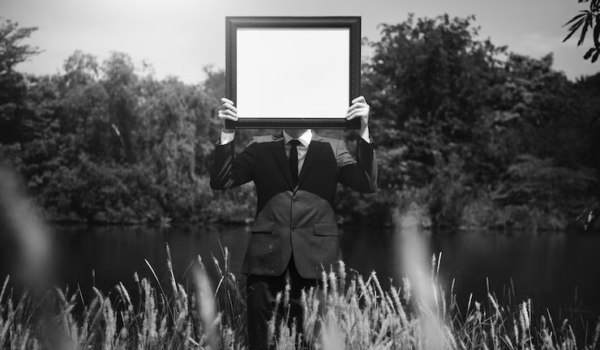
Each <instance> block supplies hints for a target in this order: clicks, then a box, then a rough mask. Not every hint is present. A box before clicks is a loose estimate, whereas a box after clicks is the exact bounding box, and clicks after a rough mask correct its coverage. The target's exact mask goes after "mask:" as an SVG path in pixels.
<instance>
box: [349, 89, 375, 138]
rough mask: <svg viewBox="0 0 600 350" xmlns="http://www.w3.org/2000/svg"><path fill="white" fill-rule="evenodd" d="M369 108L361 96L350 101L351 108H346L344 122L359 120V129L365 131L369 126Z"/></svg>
mask: <svg viewBox="0 0 600 350" xmlns="http://www.w3.org/2000/svg"><path fill="white" fill-rule="evenodd" d="M370 110H371V107H370V106H369V105H368V104H367V101H366V100H365V98H364V97H363V96H360V97H357V98H355V99H354V100H352V106H350V108H348V112H347V113H346V120H352V119H354V118H360V129H361V130H365V129H366V128H367V127H368V126H369V111H370Z"/></svg>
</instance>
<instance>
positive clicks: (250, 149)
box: [210, 139, 256, 190]
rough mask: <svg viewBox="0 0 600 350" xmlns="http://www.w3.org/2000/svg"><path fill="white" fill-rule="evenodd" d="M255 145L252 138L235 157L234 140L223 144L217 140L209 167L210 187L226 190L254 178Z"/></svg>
mask: <svg viewBox="0 0 600 350" xmlns="http://www.w3.org/2000/svg"><path fill="white" fill-rule="evenodd" d="M255 146H256V143H254V139H253V140H252V141H251V142H250V144H249V145H248V146H247V147H246V148H245V149H244V151H243V152H242V153H241V154H239V155H238V156H237V157H236V156H235V155H234V142H229V143H227V144H225V145H221V144H220V142H217V145H216V147H215V151H214V158H213V163H212V166H211V169H210V188H212V189H213V190H227V189H230V188H234V187H237V186H239V185H243V184H245V183H247V182H250V181H252V180H254V168H255V164H256V160H255Z"/></svg>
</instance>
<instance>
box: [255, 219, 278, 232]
mask: <svg viewBox="0 0 600 350" xmlns="http://www.w3.org/2000/svg"><path fill="white" fill-rule="evenodd" d="M276 230H277V226H275V223H274V222H273V221H257V222H255V223H254V224H253V225H252V233H268V234H272V233H273V232H275V231H276Z"/></svg>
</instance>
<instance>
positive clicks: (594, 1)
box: [563, 0, 600, 63]
mask: <svg viewBox="0 0 600 350" xmlns="http://www.w3.org/2000/svg"><path fill="white" fill-rule="evenodd" d="M578 2H579V3H581V2H589V3H590V9H589V10H583V11H580V12H581V13H580V14H578V15H576V16H575V17H573V18H572V19H571V20H570V21H569V22H567V23H565V26H567V25H569V24H570V25H571V26H570V27H569V34H568V35H567V37H566V38H565V39H564V40H563V42H565V41H567V40H569V38H570V37H572V36H573V34H575V33H576V32H577V31H578V30H579V29H581V36H580V37H579V41H578V42H577V46H581V45H582V44H583V42H584V41H585V36H586V34H587V31H588V29H592V30H593V31H594V32H593V39H594V46H593V47H591V48H590V49H589V50H588V51H586V53H585V55H584V56H583V58H584V59H586V60H587V59H588V58H591V61H592V63H595V62H596V61H597V60H598V57H600V1H599V0H578ZM594 18H595V19H596V24H594Z"/></svg>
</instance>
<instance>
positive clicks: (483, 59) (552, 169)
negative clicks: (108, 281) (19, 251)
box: [0, 15, 600, 230]
mask: <svg viewBox="0 0 600 350" xmlns="http://www.w3.org/2000/svg"><path fill="white" fill-rule="evenodd" d="M0 27H1V28H0V42H1V44H2V47H3V48H6V49H4V50H3V51H2V52H0V158H1V159H3V161H4V163H6V164H8V165H9V166H11V167H12V168H14V169H16V171H18V172H19V173H20V174H21V175H22V176H23V178H24V181H25V184H26V186H27V188H28V190H29V194H30V195H31V197H32V198H33V200H34V201H35V203H36V204H37V205H38V207H39V208H41V209H40V210H41V212H42V215H43V216H44V217H45V218H46V219H48V220H52V221H68V222H85V223H145V222H150V223H157V222H163V223H164V222H169V221H186V222H202V223H212V222H226V223H232V222H237V223H243V222H248V221H251V220H252V217H253V216H254V206H255V201H256V198H255V194H254V190H253V187H252V186H253V185H252V184H249V185H244V186H242V187H241V188H239V189H236V190H233V191H229V192H224V193H222V192H213V191H211V190H210V187H209V179H208V170H209V167H210V164H211V153H212V150H213V149H214V143H215V141H216V140H217V139H218V137H219V133H220V127H221V124H220V122H219V121H218V120H217V118H216V110H217V108H218V106H219V99H220V97H222V96H224V92H225V91H224V84H225V74H224V72H223V71H222V70H218V69H214V68H212V67H206V68H205V76H206V78H205V79H204V81H202V82H201V83H199V84H185V83H183V82H181V81H180V80H179V79H178V78H177V77H168V78H165V79H157V78H156V77H155V76H154V75H153V74H152V69H151V66H148V65H145V64H142V65H136V64H134V63H133V61H132V58H131V57H130V56H129V55H127V54H126V53H122V52H113V53H111V55H110V56H109V57H108V58H107V59H105V60H104V61H102V62H100V61H99V60H98V58H97V57H94V56H92V55H89V54H86V53H83V52H79V51H78V52H75V53H73V54H72V55H71V56H70V57H68V58H67V59H66V60H65V62H64V65H63V69H62V70H61V71H60V72H59V73H56V74H52V75H32V74H25V73H21V72H18V71H17V70H15V67H16V66H17V65H18V64H19V63H20V62H23V61H25V60H27V59H35V55H36V54H37V53H38V52H39V51H38V49H37V48H34V47H31V46H29V45H27V44H26V43H24V42H23V41H25V40H26V39H27V38H28V37H29V36H30V35H33V34H34V33H35V28H20V27H19V26H18V24H17V23H15V22H12V21H10V20H2V23H1V25H0ZM380 28H381V38H380V39H379V40H377V41H366V40H365V43H364V45H369V46H371V47H372V49H373V55H372V56H371V57H370V58H368V59H366V60H364V62H363V64H362V83H361V84H362V91H363V94H364V95H365V97H366V98H367V101H368V102H369V104H370V105H371V118H370V121H371V123H370V124H371V133H372V135H373V137H374V139H375V141H376V152H377V156H378V159H379V167H380V169H379V174H380V180H379V191H378V193H377V194H374V195H364V194H357V193H354V192H351V191H348V190H346V189H344V188H342V187H341V186H340V188H339V189H338V195H339V199H340V201H339V205H338V213H339V218H340V222H343V223H353V224H356V223H362V224H366V225H381V224H386V223H390V222H391V221H392V214H393V213H394V211H396V210H402V209H403V208H404V207H406V206H408V205H410V204H411V203H416V204H417V205H419V207H420V208H422V210H423V211H425V212H426V215H425V217H428V218H430V219H431V222H430V223H431V225H433V226H436V227H476V228H492V229H526V230H559V229H565V228H569V227H572V226H573V225H574V223H575V220H574V218H575V217H576V216H577V214H578V213H579V212H580V211H581V209H582V208H583V207H584V206H585V205H586V204H587V203H589V202H590V201H592V200H593V198H594V195H595V194H596V193H598V192H599V191H598V188H597V186H598V178H597V174H598V171H599V170H600V169H599V168H600V129H599V127H600V99H598V96H600V74H596V75H594V76H587V77H581V78H579V79H577V80H576V81H574V82H573V81H570V80H568V79H567V77H566V76H565V74H564V73H562V72H559V71H557V70H555V69H554V68H553V67H552V64H553V57H552V54H551V53H549V54H548V55H546V56H544V57H541V58H532V57H528V56H524V55H520V54H518V53H514V52H511V51H510V50H509V49H508V47H505V46H496V45H494V44H493V43H492V42H491V40H490V39H487V40H481V39H480V38H479V34H478V31H479V27H478V26H477V25H476V23H475V19H474V17H467V18H451V17H449V16H448V15H443V16H439V17H436V18H415V17H414V16H413V15H409V17H408V18H407V19H406V20H404V21H403V22H400V23H398V24H382V25H381V27H380ZM265 132H275V131H272V130H253V131H249V132H240V133H238V134H239V135H237V136H236V147H238V149H239V150H240V151H241V149H243V147H244V146H245V144H246V143H247V141H248V140H249V138H250V137H251V136H252V135H255V134H261V133H265ZM333 134H336V135H337V136H338V137H344V138H346V140H347V143H348V145H349V146H350V148H351V147H352V145H353V144H354V140H356V138H357V137H358V136H357V134H356V133H355V132H346V133H339V132H338V133H335V132H334V133H333ZM351 151H353V150H352V149H351ZM425 224H429V223H425Z"/></svg>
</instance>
